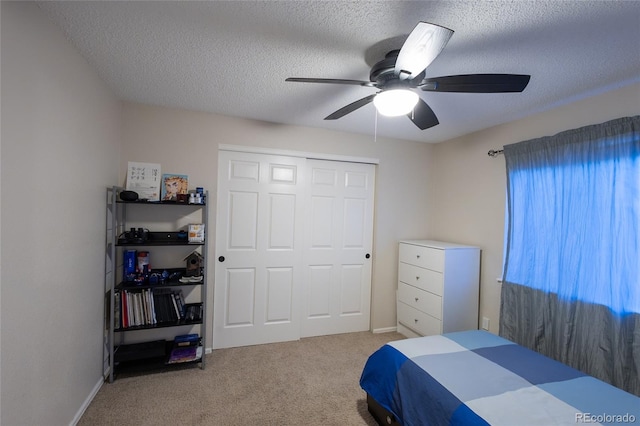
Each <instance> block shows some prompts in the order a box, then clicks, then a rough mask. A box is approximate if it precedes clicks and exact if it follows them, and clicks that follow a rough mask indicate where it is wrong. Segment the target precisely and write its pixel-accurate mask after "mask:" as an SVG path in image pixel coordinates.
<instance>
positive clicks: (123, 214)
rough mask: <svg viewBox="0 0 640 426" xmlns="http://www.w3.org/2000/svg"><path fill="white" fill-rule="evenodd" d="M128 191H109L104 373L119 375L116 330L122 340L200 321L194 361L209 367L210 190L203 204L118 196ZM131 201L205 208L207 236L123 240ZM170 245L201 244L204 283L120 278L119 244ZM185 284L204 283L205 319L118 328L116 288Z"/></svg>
mask: <svg viewBox="0 0 640 426" xmlns="http://www.w3.org/2000/svg"><path fill="white" fill-rule="evenodd" d="M122 191H124V188H122V187H119V186H113V187H108V188H107V191H106V206H107V217H106V231H107V232H106V249H105V254H106V257H107V258H106V259H105V286H104V288H105V293H106V294H105V297H107V298H108V301H106V302H105V311H104V319H105V324H104V329H105V332H106V333H105V338H106V341H105V344H106V347H105V351H106V352H107V353H105V354H104V356H103V359H104V360H106V368H105V369H104V371H103V377H104V379H105V380H108V381H109V383H113V381H114V379H115V361H114V360H115V353H116V347H117V346H120V345H116V343H115V339H116V334H120V335H121V342H122V340H123V333H126V332H129V331H140V330H152V329H159V328H169V327H181V326H189V325H198V326H199V327H200V333H199V334H200V339H201V346H202V357H201V358H200V359H199V360H196V361H193V362H192V363H199V364H200V368H201V369H203V370H204V368H205V349H206V336H207V327H206V318H207V274H208V266H207V258H208V256H207V237H206V233H207V230H208V229H209V227H208V223H207V222H208V217H209V211H208V207H207V203H206V201H208V199H209V194H208V192H205V193H204V195H205V202H204V203H203V204H188V203H178V202H167V201H151V202H145V201H122V200H119V199H118V196H119V194H120V192H122ZM129 205H145V206H155V208H163V207H164V208H178V209H179V208H182V209H191V211H195V210H196V209H200V210H201V223H202V224H204V229H205V239H204V242H202V243H189V242H188V241H175V242H162V243H154V242H151V243H146V242H143V243H139V244H137V243H136V244H134V243H119V242H118V237H119V236H120V235H122V234H123V233H124V232H125V231H126V230H127V229H128V228H127V206H129ZM160 246H163V247H168V246H194V247H201V255H202V262H203V263H202V268H203V280H202V282H200V283H175V284H174V283H169V284H166V283H165V284H157V285H153V284H144V285H140V286H135V287H134V286H123V285H121V284H120V281H119V278H118V276H119V274H118V269H119V262H120V260H119V259H118V257H117V256H118V254H121V253H122V251H121V250H120V251H119V250H118V247H160ZM181 287H185V288H186V287H200V303H201V304H202V319H201V321H197V322H196V321H194V322H186V323H185V322H180V323H179V324H170V323H163V324H157V325H148V326H135V327H128V328H126V329H122V328H118V329H116V325H115V291H116V290H127V289H144V288H181ZM185 364H187V363H181V364H168V365H166V366H167V367H169V368H171V365H174V366H178V365H185Z"/></svg>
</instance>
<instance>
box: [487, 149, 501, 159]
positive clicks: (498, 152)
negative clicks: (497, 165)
mask: <svg viewBox="0 0 640 426" xmlns="http://www.w3.org/2000/svg"><path fill="white" fill-rule="evenodd" d="M503 152H504V149H499V150H497V151H496V150H493V149H492V150H491V151H489V152H487V155H488V156H489V157H493V158H496V157H497V156H498V155H500V154H502V153H503Z"/></svg>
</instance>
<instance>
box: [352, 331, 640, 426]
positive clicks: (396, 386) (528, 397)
mask: <svg viewBox="0 0 640 426" xmlns="http://www.w3.org/2000/svg"><path fill="white" fill-rule="evenodd" d="M360 386H361V387H362V388H363V389H364V390H365V391H366V392H367V393H368V394H369V395H371V397H373V398H374V399H375V400H376V401H377V402H378V403H379V404H380V405H382V406H383V407H384V408H386V409H387V410H389V411H390V412H392V413H393V414H394V415H395V416H396V418H397V419H398V421H399V422H400V423H401V424H403V425H407V426H409V425H415V426H425V425H486V424H491V425H508V426H515V425H523V426H524V425H536V426H537V425H545V426H546V425H569V424H570V425H576V424H580V423H588V424H640V398H638V397H637V396H634V395H632V394H630V393H627V392H624V391H622V390H620V389H618V388H616V387H613V386H611V385H609V384H607V383H604V382H602V381H600V380H598V379H595V378H593V377H591V376H588V375H586V374H584V373H581V372H580V371H578V370H575V369H573V368H571V367H568V366H566V365H564V364H562V363H559V362H557V361H554V360H552V359H550V358H547V357H545V356H543V355H540V354H538V353H536V352H534V351H531V350H529V349H526V348H524V347H522V346H519V345H516V344H515V343H513V342H510V341H508V340H506V339H503V338H501V337H498V336H496V335H494V334H491V333H488V332H485V331H464V332H458V333H449V334H445V335H439V336H428V337H420V338H415V339H406V340H399V341H396V342H391V343H388V344H386V345H384V346H383V347H382V348H380V349H379V350H378V351H376V352H375V353H374V354H373V355H371V356H370V357H369V359H368V361H367V363H366V365H365V367H364V371H363V373H362V377H361V379H360Z"/></svg>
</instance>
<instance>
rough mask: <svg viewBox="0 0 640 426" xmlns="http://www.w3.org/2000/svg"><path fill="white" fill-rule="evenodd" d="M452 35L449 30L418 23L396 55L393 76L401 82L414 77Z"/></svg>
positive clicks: (438, 52)
mask: <svg viewBox="0 0 640 426" xmlns="http://www.w3.org/2000/svg"><path fill="white" fill-rule="evenodd" d="M452 35H453V30H450V29H449V28H445V27H441V26H439V25H435V24H430V23H428V22H419V23H418V25H416V27H415V28H414V29H413V31H411V34H409V37H407V40H406V41H405V42H404V45H403V46H402V49H400V53H398V59H397V60H396V66H395V69H394V74H395V75H397V76H398V77H399V78H400V79H401V80H406V79H412V78H414V77H416V76H417V75H418V74H420V73H421V72H422V71H424V69H425V68H427V67H428V66H429V64H430V63H431V62H433V60H434V59H435V58H436V57H437V56H438V55H439V54H440V52H441V51H442V49H444V47H445V46H446V45H447V42H448V41H449V39H450V38H451V36H452Z"/></svg>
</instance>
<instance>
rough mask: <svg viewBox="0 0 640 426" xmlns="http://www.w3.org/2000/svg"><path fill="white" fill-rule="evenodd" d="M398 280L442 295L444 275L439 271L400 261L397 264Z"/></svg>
mask: <svg viewBox="0 0 640 426" xmlns="http://www.w3.org/2000/svg"><path fill="white" fill-rule="evenodd" d="M398 280H399V281H401V282H403V283H407V284H411V285H412V286H414V287H418V288H421V289H422V290H426V291H429V292H431V293H433V294H437V295H438V296H442V289H443V287H444V277H443V275H442V273H440V272H435V271H432V270H430V269H425V268H420V267H417V266H414V265H409V264H407V263H403V262H400V264H399V265H398Z"/></svg>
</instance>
